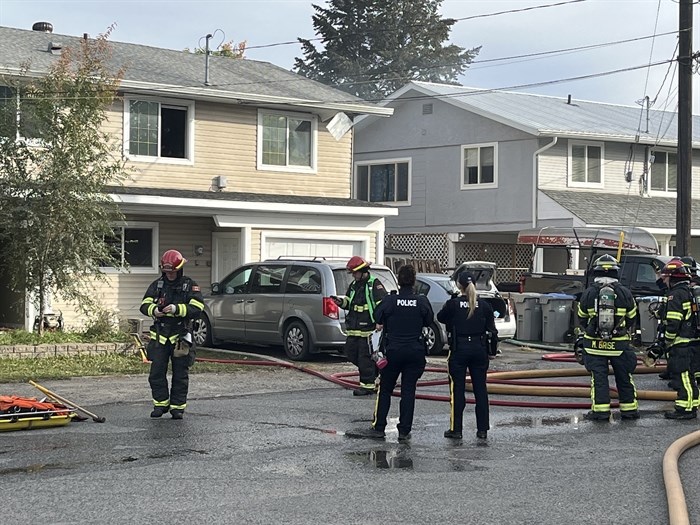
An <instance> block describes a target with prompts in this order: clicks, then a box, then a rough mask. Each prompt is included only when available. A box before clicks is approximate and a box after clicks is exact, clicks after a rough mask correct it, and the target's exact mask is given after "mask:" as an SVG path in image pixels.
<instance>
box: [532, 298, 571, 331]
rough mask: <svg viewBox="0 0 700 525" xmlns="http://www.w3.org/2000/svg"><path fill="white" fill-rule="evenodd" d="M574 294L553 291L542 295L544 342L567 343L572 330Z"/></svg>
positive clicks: (540, 300)
mask: <svg viewBox="0 0 700 525" xmlns="http://www.w3.org/2000/svg"><path fill="white" fill-rule="evenodd" d="M574 299H576V298H575V297H574V296H573V295H567V294H561V293H551V294H544V295H541V296H540V299H539V303H540V306H541V307H542V342H544V343H565V342H567V334H568V333H570V332H571V321H572V319H571V310H572V307H573V304H574Z"/></svg>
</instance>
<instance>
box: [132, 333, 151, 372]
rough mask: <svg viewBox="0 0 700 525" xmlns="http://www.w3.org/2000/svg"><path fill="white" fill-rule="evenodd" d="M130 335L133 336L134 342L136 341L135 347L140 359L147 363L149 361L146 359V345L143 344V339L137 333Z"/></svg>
mask: <svg viewBox="0 0 700 525" xmlns="http://www.w3.org/2000/svg"><path fill="white" fill-rule="evenodd" d="M131 337H133V338H134V342H135V343H136V348H138V350H139V353H140V354H141V361H143V362H144V363H149V364H150V361H149V360H148V356H147V355H146V347H145V346H144V345H143V340H142V339H141V337H140V336H139V334H136V333H132V334H131Z"/></svg>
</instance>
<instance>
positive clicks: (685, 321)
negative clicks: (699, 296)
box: [660, 258, 700, 419]
mask: <svg viewBox="0 0 700 525" xmlns="http://www.w3.org/2000/svg"><path fill="white" fill-rule="evenodd" d="M660 277H661V279H662V280H663V282H664V284H665V285H666V287H667V290H666V305H665V307H664V308H663V311H662V316H661V317H662V319H661V322H662V323H663V329H664V346H665V349H666V352H667V354H668V365H667V369H668V372H669V376H670V378H671V388H673V389H674V390H675V391H676V401H675V407H674V410H671V411H669V412H666V413H665V414H664V417H666V418H667V419H695V418H696V417H697V407H698V404H699V403H700V402H699V400H698V386H697V384H696V381H695V377H694V372H695V370H698V364H697V360H698V357H697V354H698V346H699V345H700V339H698V330H697V319H696V315H697V314H696V313H695V312H694V311H693V304H694V297H693V292H692V291H691V289H690V280H691V274H690V270H689V269H688V266H686V265H685V264H684V263H683V261H682V260H681V259H679V258H674V259H671V260H670V261H668V262H667V263H666V265H665V266H664V267H663V268H662V269H661V272H660Z"/></svg>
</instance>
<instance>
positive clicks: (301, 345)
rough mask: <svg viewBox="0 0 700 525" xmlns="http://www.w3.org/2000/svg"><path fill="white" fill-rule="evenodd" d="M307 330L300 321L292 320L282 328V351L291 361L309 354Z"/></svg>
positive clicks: (309, 346) (301, 359)
mask: <svg viewBox="0 0 700 525" xmlns="http://www.w3.org/2000/svg"><path fill="white" fill-rule="evenodd" d="M311 347H312V343H311V338H310V337H309V330H308V329H307V328H306V325H304V323H302V322H301V321H292V322H291V323H289V324H288V325H287V327H286V328H285V330H284V353H285V354H287V357H288V358H289V359H291V360H292V361H303V360H304V359H308V358H309V356H310V355H311Z"/></svg>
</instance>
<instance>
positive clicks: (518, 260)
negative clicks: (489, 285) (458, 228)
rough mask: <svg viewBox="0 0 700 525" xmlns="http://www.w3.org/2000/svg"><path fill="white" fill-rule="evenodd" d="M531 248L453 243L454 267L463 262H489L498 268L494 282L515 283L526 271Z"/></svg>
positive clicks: (518, 245) (525, 246)
mask: <svg viewBox="0 0 700 525" xmlns="http://www.w3.org/2000/svg"><path fill="white" fill-rule="evenodd" d="M531 259H532V247H530V246H527V245H520V244H488V243H472V242H460V243H455V265H457V266H459V265H460V264H462V263H463V262H465V261H490V262H493V263H496V266H497V267H498V268H497V270H496V275H495V276H494V281H496V282H497V283H501V282H516V281H518V279H520V276H521V275H522V274H523V273H524V272H525V271H527V269H528V267H529V266H530V261H531Z"/></svg>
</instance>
